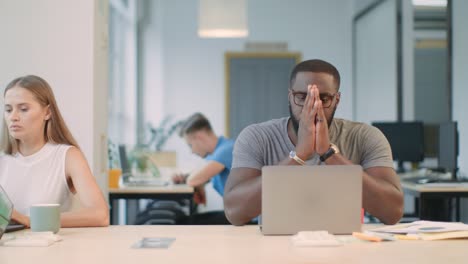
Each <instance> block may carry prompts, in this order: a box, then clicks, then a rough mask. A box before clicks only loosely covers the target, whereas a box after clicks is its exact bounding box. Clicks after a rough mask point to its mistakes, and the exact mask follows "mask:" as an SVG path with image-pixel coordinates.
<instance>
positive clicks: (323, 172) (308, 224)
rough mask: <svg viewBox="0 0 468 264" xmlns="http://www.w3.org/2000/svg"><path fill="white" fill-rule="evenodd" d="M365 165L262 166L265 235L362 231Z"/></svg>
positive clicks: (262, 220)
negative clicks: (321, 231) (363, 169)
mask: <svg viewBox="0 0 468 264" xmlns="http://www.w3.org/2000/svg"><path fill="white" fill-rule="evenodd" d="M361 207H362V168H361V166H358V165H340V166H266V167H263V168H262V215H261V223H259V224H260V228H261V230H262V233H263V234H264V235H291V234H295V233H297V232H299V231H313V230H327V231H328V232H330V233H333V234H351V233H352V232H353V231H361Z"/></svg>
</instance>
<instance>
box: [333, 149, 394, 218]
mask: <svg viewBox="0 0 468 264" xmlns="http://www.w3.org/2000/svg"><path fill="white" fill-rule="evenodd" d="M325 163H326V164H327V165H352V164H353V163H352V162H351V161H350V160H348V159H346V158H345V157H343V156H342V155H341V154H335V155H333V156H331V157H330V158H329V159H327V160H326V162H325ZM362 177H363V179H362V181H363V184H362V192H363V194H362V199H363V202H362V204H363V207H364V209H365V210H366V211H368V212H369V213H370V214H372V215H373V216H375V217H377V218H378V219H380V220H381V221H382V222H383V223H385V224H395V223H396V222H398V221H399V220H400V218H401V216H402V214H403V193H402V191H401V188H400V186H399V185H395V184H394V183H392V182H390V181H388V180H385V179H379V178H378V177H373V176H371V175H370V174H369V173H366V172H363V176H362Z"/></svg>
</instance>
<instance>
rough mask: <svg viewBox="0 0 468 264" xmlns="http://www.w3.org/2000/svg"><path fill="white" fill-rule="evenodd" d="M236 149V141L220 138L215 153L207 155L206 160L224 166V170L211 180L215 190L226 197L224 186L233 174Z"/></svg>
mask: <svg viewBox="0 0 468 264" xmlns="http://www.w3.org/2000/svg"><path fill="white" fill-rule="evenodd" d="M233 148H234V140H232V139H226V138H224V137H222V136H221V137H219V138H218V143H217V144H216V147H215V150H214V151H213V153H211V154H209V155H207V156H206V157H205V160H207V161H210V160H213V161H216V162H219V163H221V164H223V165H224V170H223V171H221V172H220V173H219V174H218V175H216V176H214V177H213V178H212V179H211V182H212V183H213V188H214V189H215V190H216V191H217V192H218V193H219V194H220V195H221V196H224V186H225V185H226V181H227V178H228V176H229V173H230V172H231V163H232V149H233Z"/></svg>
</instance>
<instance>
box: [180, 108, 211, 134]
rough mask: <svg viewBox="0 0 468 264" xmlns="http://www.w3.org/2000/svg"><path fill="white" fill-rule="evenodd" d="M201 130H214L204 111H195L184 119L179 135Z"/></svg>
mask: <svg viewBox="0 0 468 264" xmlns="http://www.w3.org/2000/svg"><path fill="white" fill-rule="evenodd" d="M200 130H207V131H213V129H212V128H211V124H210V121H208V119H207V118H206V117H205V116H204V115H203V114H202V113H195V114H193V115H191V116H190V117H189V118H187V119H186V120H185V121H184V123H183V124H182V127H181V128H180V132H179V135H180V136H181V137H183V136H185V135H187V134H190V133H193V132H196V131H200Z"/></svg>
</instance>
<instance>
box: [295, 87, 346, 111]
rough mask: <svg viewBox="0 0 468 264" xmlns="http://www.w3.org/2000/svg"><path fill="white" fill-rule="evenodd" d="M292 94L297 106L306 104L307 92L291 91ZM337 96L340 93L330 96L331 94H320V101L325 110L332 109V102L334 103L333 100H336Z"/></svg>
mask: <svg viewBox="0 0 468 264" xmlns="http://www.w3.org/2000/svg"><path fill="white" fill-rule="evenodd" d="M291 94H292V96H293V99H294V103H295V104H296V105H297V106H304V103H305V100H306V97H307V93H306V92H295V91H293V90H291ZM337 94H339V92H338V93H334V94H330V93H321V94H319V97H320V100H321V101H322V106H323V108H328V107H330V106H331V104H332V102H333V98H335V96H336V95H337Z"/></svg>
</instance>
